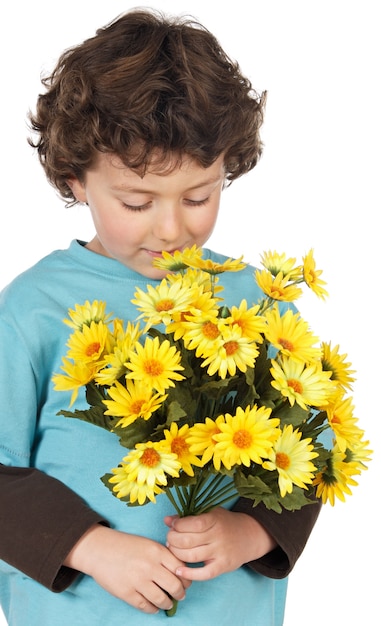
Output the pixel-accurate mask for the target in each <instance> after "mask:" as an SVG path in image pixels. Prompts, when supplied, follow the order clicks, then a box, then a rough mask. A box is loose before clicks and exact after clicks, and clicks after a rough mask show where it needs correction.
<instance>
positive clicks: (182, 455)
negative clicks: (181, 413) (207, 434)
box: [162, 422, 203, 476]
mask: <svg viewBox="0 0 381 626" xmlns="http://www.w3.org/2000/svg"><path fill="white" fill-rule="evenodd" d="M189 431H190V427H189V425H188V424H184V425H183V426H181V428H180V429H179V427H178V425H177V424H176V422H172V424H171V426H170V429H169V430H168V429H165V430H164V436H165V440H163V442H162V443H163V446H164V441H165V444H166V445H167V446H168V449H169V450H170V452H173V453H174V454H176V455H177V458H178V460H179V461H180V463H181V469H182V470H184V472H185V473H186V474H188V476H194V470H193V467H192V465H195V466H196V467H201V466H202V465H203V463H201V461H200V459H199V458H198V457H197V456H196V455H195V454H194V453H193V452H191V449H190V444H189V442H188V434H189Z"/></svg>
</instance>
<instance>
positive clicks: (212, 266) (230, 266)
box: [192, 255, 247, 275]
mask: <svg viewBox="0 0 381 626" xmlns="http://www.w3.org/2000/svg"><path fill="white" fill-rule="evenodd" d="M242 259H243V255H242V256H240V257H239V259H231V258H229V259H226V261H224V262H223V263H217V261H212V259H203V258H201V257H198V258H197V257H195V258H194V260H193V261H192V267H193V268H197V269H200V270H202V271H203V272H207V273H208V274H211V275H215V274H223V273H224V272H239V271H240V270H242V269H244V268H245V267H246V265H247V264H246V263H242Z"/></svg>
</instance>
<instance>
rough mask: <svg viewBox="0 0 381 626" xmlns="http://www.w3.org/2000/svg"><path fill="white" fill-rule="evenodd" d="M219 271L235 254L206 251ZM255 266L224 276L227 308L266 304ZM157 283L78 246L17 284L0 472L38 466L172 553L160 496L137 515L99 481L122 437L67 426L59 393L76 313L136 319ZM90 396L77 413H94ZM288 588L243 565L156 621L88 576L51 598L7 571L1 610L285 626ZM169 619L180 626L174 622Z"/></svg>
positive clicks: (132, 624) (29, 616) (17, 624)
mask: <svg viewBox="0 0 381 626" xmlns="http://www.w3.org/2000/svg"><path fill="white" fill-rule="evenodd" d="M204 256H205V257H206V258H212V259H213V260H216V261H218V262H223V261H224V260H226V257H225V256H222V255H219V254H216V253H213V252H211V251H209V250H205V251H204ZM253 272H254V268H252V267H247V268H245V269H244V270H242V271H240V272H227V273H225V274H223V275H221V278H220V282H221V284H223V286H224V292H223V297H224V300H225V302H226V304H227V305H228V306H229V305H233V304H236V305H237V306H238V304H239V302H240V301H241V299H242V298H246V300H247V302H248V305H251V304H254V303H256V302H258V300H259V299H260V298H261V297H262V296H263V294H262V292H261V291H260V290H259V288H258V286H257V284H256V282H255V279H254V276H253ZM148 283H150V284H154V283H155V281H153V280H151V279H147V278H146V277H144V276H142V275H140V274H138V273H136V272H134V271H132V270H130V269H129V268H127V267H125V266H124V265H122V264H120V263H119V262H118V261H116V260H114V259H110V258H107V257H104V256H100V255H97V254H95V253H94V252H91V251H89V250H88V249H87V248H85V247H84V246H83V245H81V243H80V242H78V241H73V242H72V243H71V245H70V247H69V248H68V249H67V250H58V251H55V252H53V253H51V254H50V255H48V256H47V257H45V258H44V259H42V260H41V261H40V262H38V263H37V264H36V265H35V266H34V267H32V268H31V269H29V270H27V271H26V272H24V273H23V274H21V275H20V276H19V277H17V278H16V279H15V280H14V281H13V282H12V283H11V284H10V285H9V286H8V287H7V288H6V289H4V291H3V293H2V294H1V296H0V337H1V354H0V397H1V414H0V463H3V464H5V465H11V466H20V467H26V466H32V467H36V468H38V469H40V470H42V471H43V472H45V473H46V474H48V475H49V476H53V477H54V478H56V479H58V480H60V481H62V482H63V483H65V485H67V486H68V487H70V488H71V489H72V490H73V491H75V492H76V493H77V494H78V495H79V496H80V497H82V498H83V500H84V501H85V502H86V503H87V504H88V505H89V506H90V507H91V508H92V509H94V510H95V511H97V512H98V513H99V514H100V515H101V516H103V517H104V518H105V519H107V520H108V521H109V522H110V524H111V526H112V527H113V528H116V529H118V530H121V531H124V532H128V533H132V534H139V535H143V536H146V537H149V538H151V539H153V540H155V541H158V542H161V543H165V538H166V534H167V531H168V529H167V527H166V526H165V525H164V522H163V518H164V516H165V515H168V514H173V512H174V511H173V509H172V508H171V505H170V503H169V501H168V499H167V498H166V497H165V496H164V495H162V496H159V497H158V498H157V502H156V504H153V503H149V504H147V505H145V506H142V507H138V506H137V507H127V506H126V505H125V504H124V503H122V502H120V501H119V500H117V499H116V498H114V497H113V496H112V495H111V493H110V492H109V490H108V489H107V488H106V487H105V486H104V485H103V483H102V482H101V480H100V477H101V476H103V475H104V474H105V473H107V472H110V470H111V468H113V467H116V466H117V465H118V463H119V462H120V461H121V458H122V456H123V450H122V449H121V447H120V445H119V441H118V438H117V437H116V436H114V435H113V434H111V433H109V432H107V431H105V430H103V429H102V428H99V427H96V426H93V425H91V424H87V423H85V422H82V421H80V420H76V419H68V418H65V417H63V416H57V412H58V411H60V410H61V409H66V408H69V403H70V396H71V394H70V392H67V393H66V392H57V391H54V389H53V384H52V381H51V377H52V374H53V373H58V372H59V371H60V366H61V364H62V356H63V355H65V353H66V342H67V340H68V336H69V334H70V329H69V328H68V326H67V325H66V324H63V319H64V318H66V317H67V310H68V308H74V306H75V304H82V303H84V302H85V301H86V300H89V301H92V300H103V301H106V303H107V311H108V312H109V313H112V314H113V315H114V316H117V317H120V318H122V319H124V320H128V319H130V320H134V319H136V317H137V314H138V311H137V309H136V308H135V307H134V305H132V304H131V298H133V296H134V293H135V290H136V287H140V288H141V289H143V290H145V289H146V286H147V284H148ZM86 406H87V404H86V400H85V398H84V394H82V393H80V394H79V397H78V400H77V401H76V404H75V407H76V408H86ZM286 587H287V579H282V580H274V579H270V578H267V577H265V576H262V575H260V574H258V573H256V572H253V571H252V570H250V569H249V568H248V567H241V568H239V569H238V570H236V571H234V572H230V573H227V574H223V575H221V576H219V577H217V578H215V579H213V580H209V581H205V582H193V583H192V585H191V587H190V589H189V590H188V591H187V596H186V599H185V600H184V601H183V602H181V603H179V608H178V611H177V614H176V615H175V616H174V617H172V618H168V617H167V616H166V614H165V613H164V612H160V613H158V614H156V615H146V614H143V613H141V612H140V611H138V610H137V609H135V608H133V607H131V606H130V605H128V604H126V603H124V602H123V601H121V600H119V599H117V598H115V597H113V596H112V595H110V594H109V593H107V592H106V591H105V590H104V589H102V588H101V587H99V586H98V585H97V583H96V582H95V581H94V580H93V579H92V578H90V577H88V576H84V575H83V576H79V577H78V578H77V579H76V580H75V582H73V583H72V585H70V587H69V588H68V589H67V590H66V591H63V592H61V593H52V592H51V591H50V590H48V589H46V588H45V587H44V586H42V585H41V584H39V583H37V582H35V581H34V580H32V579H30V578H28V577H27V576H26V575H25V574H23V573H22V572H20V571H18V570H16V569H15V568H13V567H11V566H10V565H8V564H7V563H5V562H3V561H0V603H1V605H2V607H3V610H4V613H5V615H6V617H7V619H8V622H9V624H10V625H11V626H105V625H107V626H114V625H115V626H121V625H123V626H146V625H147V626H156V625H157V626H159V625H160V624H166V625H167V626H168V625H169V624H171V625H172V624H173V626H214V625H215V624H221V626H223V625H225V624H226V625H229V626H230V624H233V623H235V624H239V626H281V624H282V623H283V614H284V604H285V596H286ZM168 619H170V620H171V621H170V622H168Z"/></svg>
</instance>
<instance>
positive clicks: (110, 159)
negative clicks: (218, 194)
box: [90, 152, 224, 180]
mask: <svg viewBox="0 0 381 626" xmlns="http://www.w3.org/2000/svg"><path fill="white" fill-rule="evenodd" d="M90 169H91V170H93V171H97V172H98V173H100V172H102V171H103V173H104V174H106V173H107V174H108V175H110V176H112V177H118V178H120V177H131V176H132V177H133V178H135V179H136V177H138V178H139V179H140V180H144V178H147V177H150V176H155V177H163V178H164V177H169V178H172V177H176V176H184V177H187V176H190V177H195V178H197V179H205V180H208V179H209V178H210V179H213V180H214V179H216V180H217V179H220V178H223V177H224V158H223V155H221V156H220V157H218V158H217V159H216V161H214V163H213V164H212V165H211V166H209V167H203V166H202V165H200V164H199V163H198V162H197V161H196V160H195V159H193V158H191V157H189V156H187V155H183V156H181V157H180V156H179V155H177V154H173V153H169V154H163V153H161V152H155V153H153V155H152V158H151V160H150V161H149V163H148V165H147V167H146V168H144V169H143V168H134V167H128V166H127V165H126V164H125V163H124V162H123V161H122V159H121V158H120V157H119V156H118V155H116V154H109V153H98V154H97V157H96V159H95V162H94V165H93V167H92V168H90Z"/></svg>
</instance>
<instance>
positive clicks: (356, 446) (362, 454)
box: [345, 431, 373, 473]
mask: <svg viewBox="0 0 381 626" xmlns="http://www.w3.org/2000/svg"><path fill="white" fill-rule="evenodd" d="M362 435H363V433H362V432H361V431H359V434H358V437H357V439H356V440H353V441H352V442H351V444H350V446H348V448H347V449H346V450H345V462H346V463H347V464H352V465H353V466H354V467H355V468H357V469H358V470H359V471H360V470H363V469H368V468H367V466H366V465H365V464H366V463H369V461H371V460H372V459H371V456H370V455H371V454H373V450H370V449H369V448H368V447H367V446H369V443H370V442H369V441H364V440H363V438H362ZM355 473H358V472H355Z"/></svg>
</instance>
